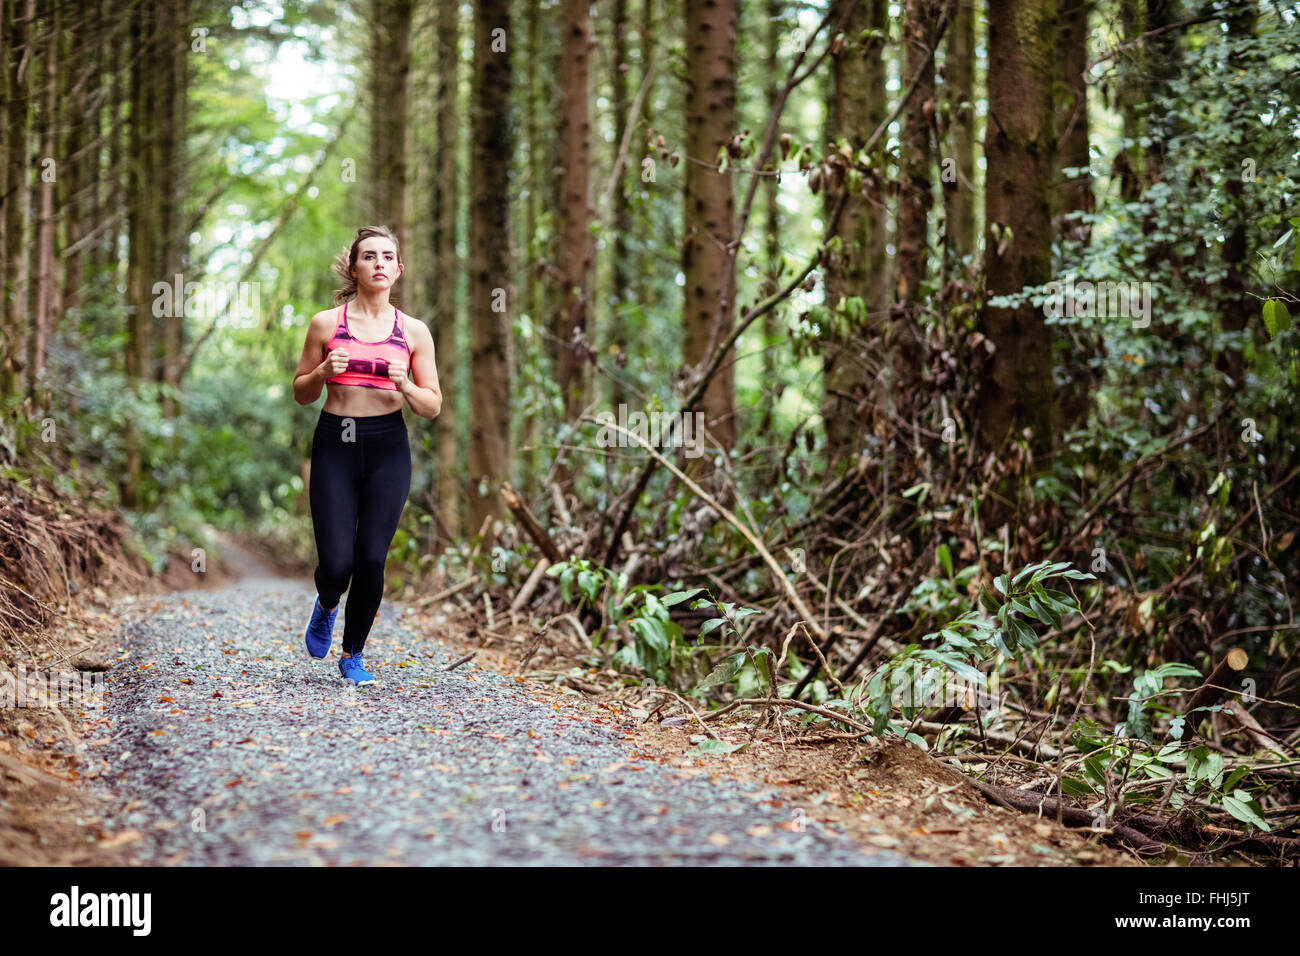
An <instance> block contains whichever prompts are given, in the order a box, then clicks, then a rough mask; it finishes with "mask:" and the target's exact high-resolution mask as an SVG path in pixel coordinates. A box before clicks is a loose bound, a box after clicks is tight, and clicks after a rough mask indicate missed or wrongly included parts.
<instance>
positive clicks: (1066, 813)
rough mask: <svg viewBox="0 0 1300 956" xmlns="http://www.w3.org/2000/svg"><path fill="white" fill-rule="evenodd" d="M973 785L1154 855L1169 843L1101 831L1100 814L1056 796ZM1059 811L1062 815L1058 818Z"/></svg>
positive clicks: (1129, 831) (1024, 809)
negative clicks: (1098, 817)
mask: <svg viewBox="0 0 1300 956" xmlns="http://www.w3.org/2000/svg"><path fill="white" fill-rule="evenodd" d="M966 779H967V780H968V781H969V782H970V784H971V786H973V787H974V788H975V789H976V790H978V791H979V792H980V793H982V794H984V796H985V797H986V798H987V799H989V800H990V801H992V802H993V803H996V804H998V805H999V806H1002V807H1006V808H1007V809H1009V810H1017V811H1019V812H1021V813H1033V814H1037V815H1038V816H1039V817H1043V816H1045V815H1050V816H1051V817H1053V818H1059V819H1060V821H1061V822H1062V823H1064V824H1065V825H1066V826H1070V827H1075V828H1082V829H1087V830H1092V831H1094V832H1096V833H1097V834H1098V835H1109V836H1114V837H1115V838H1116V839H1118V840H1121V841H1123V842H1124V843H1127V844H1128V845H1129V846H1131V847H1133V849H1135V850H1137V851H1138V852H1139V853H1146V854H1151V855H1163V854H1164V852H1165V849H1166V847H1165V845H1164V844H1163V843H1161V842H1160V841H1159V840H1153V839H1152V838H1151V837H1149V836H1147V835H1146V834H1145V833H1140V832H1139V831H1137V830H1135V829H1133V828H1132V827H1129V826H1115V827H1112V828H1111V829H1110V830H1109V831H1102V830H1098V829H1097V828H1096V826H1095V825H1094V822H1095V821H1096V819H1097V815H1096V814H1094V813H1090V812H1089V811H1087V810H1081V809H1079V808H1078V807H1072V806H1067V805H1065V804H1064V803H1063V802H1062V801H1060V800H1057V799H1056V798H1055V797H1047V796H1042V795H1041V794H1037V793H1024V792H1023V791H1020V790H1012V789H1011V788H1009V787H999V786H997V785H996V784H991V783H985V782H984V781H983V780H976V779H975V778H974V777H967V778H966ZM1058 814H1059V817H1058ZM1197 856H1198V859H1197V860H1196V862H1197V863H1198V864H1202V865H1203V864H1205V863H1208V862H1209V861H1208V860H1205V859H1203V858H1199V854H1198V855H1197Z"/></svg>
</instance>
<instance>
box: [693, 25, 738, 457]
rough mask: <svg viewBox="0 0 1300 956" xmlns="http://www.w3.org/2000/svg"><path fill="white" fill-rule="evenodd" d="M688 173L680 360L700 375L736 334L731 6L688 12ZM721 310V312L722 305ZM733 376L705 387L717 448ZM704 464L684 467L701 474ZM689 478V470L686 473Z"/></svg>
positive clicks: (729, 367) (726, 441)
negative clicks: (728, 151) (730, 250)
mask: <svg viewBox="0 0 1300 956" xmlns="http://www.w3.org/2000/svg"><path fill="white" fill-rule="evenodd" d="M685 20H686V107H685V112H686V156H685V158H684V164H685V168H686V172H685V180H686V189H685V209H684V211H683V218H682V226H683V246H682V272H683V273H684V275H685V279H686V287H685V290H684V294H683V301H682V359H683V361H684V362H685V363H686V365H688V366H691V367H693V368H695V369H696V370H697V371H702V370H703V366H704V365H705V364H706V363H707V362H708V360H709V358H710V357H711V356H712V355H713V352H714V350H715V349H716V347H717V346H718V345H719V344H721V343H722V342H723V341H724V340H725V339H726V337H727V336H728V335H729V334H730V333H731V330H732V328H734V326H735V314H734V308H733V304H732V297H731V296H730V294H729V292H730V289H731V288H732V286H733V285H734V277H733V275H731V274H730V270H729V269H728V264H729V257H728V254H727V248H726V246H727V243H729V242H730V241H731V239H732V232H733V229H734V227H735V224H734V213H735V198H734V196H733V193H732V181H733V176H732V171H731V170H732V166H731V164H732V157H730V156H728V157H727V167H726V170H725V171H723V172H719V171H718V167H719V162H720V157H719V152H720V151H725V148H726V147H727V145H728V144H729V142H730V141H731V138H732V134H733V132H734V130H735V126H736V3H735V0H699V2H689V3H687V4H686V17H685ZM724 299H725V301H726V307H725V308H723V307H722V303H723V301H724ZM735 380H736V368H735V359H734V357H733V356H731V355H729V356H728V357H727V358H726V359H725V360H724V362H723V364H722V365H721V367H720V368H719V369H718V372H717V374H716V375H714V377H713V379H712V380H711V381H710V382H709V384H708V387H707V389H706V390H705V393H704V399H703V402H702V409H701V410H702V411H703V412H704V416H705V424H706V427H707V428H708V429H709V431H710V432H711V433H712V435H713V437H714V438H715V439H716V441H717V442H718V443H719V444H720V445H721V446H722V447H723V448H724V449H731V448H733V447H734V446H735V442H736V422H735V406H736V397H735V396H736V384H735ZM705 460H707V459H705V458H696V459H692V460H691V461H690V462H688V464H690V465H692V466H697V467H699V466H700V463H701V462H703V461H705ZM688 473H689V470H688Z"/></svg>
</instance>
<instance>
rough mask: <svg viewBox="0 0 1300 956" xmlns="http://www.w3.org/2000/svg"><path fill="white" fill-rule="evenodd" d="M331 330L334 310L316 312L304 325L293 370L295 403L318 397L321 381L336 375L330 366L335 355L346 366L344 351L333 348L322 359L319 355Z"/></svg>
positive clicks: (323, 381)
mask: <svg viewBox="0 0 1300 956" xmlns="http://www.w3.org/2000/svg"><path fill="white" fill-rule="evenodd" d="M333 331H334V310H333V309H327V310H326V311H324V312H317V313H316V314H315V315H313V316H312V317H311V324H310V325H309V326H307V339H306V341H305V342H303V344H302V357H301V358H300V359H298V370H297V371H296V372H294V373H293V400H294V401H295V402H297V403H298V404H299V405H310V404H311V403H312V402H314V401H316V399H318V398H320V393H321V389H323V388H324V387H325V380H326V379H327V378H330V377H331V376H332V375H335V374H338V373H337V372H336V371H335V370H334V369H333V367H332V366H333V365H337V364H338V363H337V362H335V361H334V359H335V356H336V355H338V356H340V357H341V358H342V362H343V367H344V368H346V367H347V350H346V349H335V350H334V351H333V352H331V353H330V354H329V355H328V356H326V358H325V360H324V361H321V360H320V354H321V352H322V351H324V349H325V348H326V346H327V345H328V344H329V340H330V334H331V333H332V332H333Z"/></svg>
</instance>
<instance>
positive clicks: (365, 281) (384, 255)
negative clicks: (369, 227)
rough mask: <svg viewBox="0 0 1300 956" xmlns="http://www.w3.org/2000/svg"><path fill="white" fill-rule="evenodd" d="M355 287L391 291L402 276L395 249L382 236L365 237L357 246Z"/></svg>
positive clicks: (391, 241)
mask: <svg viewBox="0 0 1300 956" xmlns="http://www.w3.org/2000/svg"><path fill="white" fill-rule="evenodd" d="M356 272H357V285H359V286H361V287H363V288H366V289H371V290H374V291H376V292H377V291H379V290H381V289H391V288H392V287H393V283H395V282H396V281H397V280H398V278H400V277H401V275H402V264H401V263H400V262H398V261H397V247H396V246H395V245H394V244H393V240H391V239H385V238H384V237H383V236H367V237H366V238H364V239H362V240H361V244H360V245H359V246H357V264H356Z"/></svg>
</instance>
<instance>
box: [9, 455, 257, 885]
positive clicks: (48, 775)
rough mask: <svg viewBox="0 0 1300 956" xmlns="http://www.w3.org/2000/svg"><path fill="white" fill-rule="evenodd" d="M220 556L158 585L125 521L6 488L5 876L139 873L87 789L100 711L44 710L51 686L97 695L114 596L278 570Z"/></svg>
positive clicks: (239, 551)
mask: <svg viewBox="0 0 1300 956" xmlns="http://www.w3.org/2000/svg"><path fill="white" fill-rule="evenodd" d="M33 485H36V486H35V487H33ZM221 547H222V551H223V554H221V555H214V556H211V558H209V557H208V556H206V555H205V556H204V558H205V560H204V561H203V562H194V561H193V560H192V555H191V553H188V552H187V553H182V552H179V551H178V552H175V553H172V554H169V555H168V562H167V568H166V570H165V571H164V573H162V574H160V575H152V574H150V573H149V568H148V566H147V565H146V563H145V561H144V560H143V559H141V558H140V557H139V556H138V555H136V554H135V553H133V549H132V548H131V544H130V528H129V526H128V525H127V523H126V521H125V520H124V519H123V518H122V516H121V515H120V514H117V513H115V512H112V511H108V510H105V509H102V508H96V507H94V506H92V505H88V504H87V503H85V502H82V501H78V500H75V499H70V498H68V497H67V496H65V495H63V494H61V493H60V492H59V491H58V490H57V489H55V488H53V487H52V486H50V485H48V484H44V483H41V484H37V483H36V482H31V481H23V482H19V481H15V480H13V479H9V478H4V479H0V865H11V866H12V865H40V866H59V865H122V864H123V863H126V862H129V858H128V857H127V856H126V853H127V851H128V850H129V848H128V847H126V846H124V845H121V844H118V843H115V842H114V841H113V840H112V839H111V838H108V839H106V838H105V836H104V834H102V833H101V832H100V831H99V829H98V827H97V826H96V825H95V822H94V821H95V820H96V819H97V818H98V817H99V816H100V814H99V813H98V812H97V811H96V805H95V801H94V800H93V799H92V798H90V797H89V796H88V795H87V794H86V793H85V792H84V791H83V789H82V788H81V787H80V786H79V777H80V770H79V768H80V767H81V765H82V761H83V759H84V755H85V749H84V744H83V741H82V739H81V735H80V734H79V733H78V729H77V726H74V725H80V724H81V723H82V722H83V721H84V720H85V719H86V718H87V717H90V716H93V711H87V710H82V709H79V708H78V707H76V706H54V707H50V706H43V704H44V701H45V695H48V694H49V683H48V678H49V675H55V677H56V679H57V675H60V674H64V675H77V682H76V687H77V689H78V690H80V689H87V690H90V691H91V692H92V693H93V686H94V681H95V679H96V677H95V675H97V674H99V673H102V672H103V671H104V670H106V669H107V668H108V666H109V662H110V660H111V655H112V654H113V652H114V650H115V647H116V644H115V642H114V637H115V635H116V633H117V630H118V622H117V619H116V616H115V615H114V614H113V613H112V610H111V607H110V596H116V595H121V594H132V595H147V594H156V593H160V592H163V591H169V590H180V589H188V588H207V587H220V586H221V585H222V584H225V583H228V582H229V581H230V580H231V579H232V578H233V577H242V576H245V575H246V574H247V573H258V571H259V569H260V570H263V571H265V570H268V565H267V564H266V558H265V557H260V558H259V556H258V555H256V554H254V553H251V552H250V551H249V550H248V549H246V548H244V547H243V546H241V544H240V543H239V542H236V541H232V540H223V541H222V544H221ZM196 564H200V565H201V566H202V571H196V570H194V567H195V565H196ZM20 679H21V680H22V684H23V686H22V687H21V689H20V687H19V681H20ZM53 696H55V698H56V699H57V698H58V697H60V696H62V698H63V700H64V701H68V700H70V699H75V698H73V691H72V688H71V687H70V686H69V687H65V688H59V687H58V686H57V685H56V688H55V690H54V695H53ZM90 699H92V700H93V697H92V698H90Z"/></svg>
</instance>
